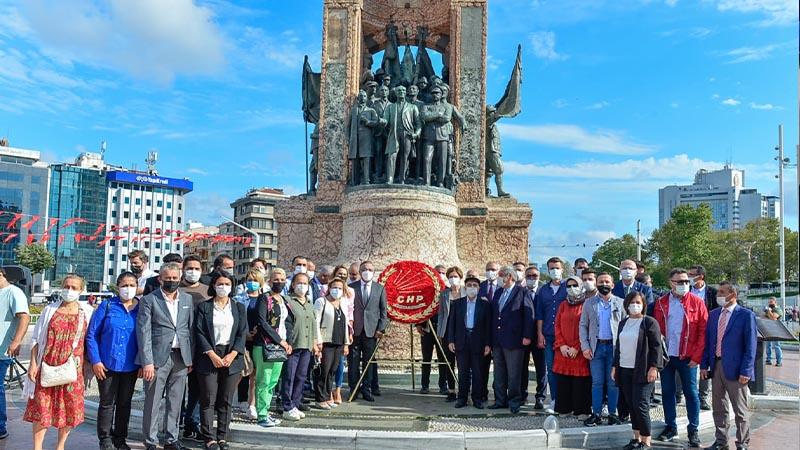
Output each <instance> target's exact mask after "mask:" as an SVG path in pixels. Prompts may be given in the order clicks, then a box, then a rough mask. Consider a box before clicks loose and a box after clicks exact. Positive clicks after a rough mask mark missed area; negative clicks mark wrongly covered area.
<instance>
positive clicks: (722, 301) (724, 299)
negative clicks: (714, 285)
mask: <svg viewBox="0 0 800 450" xmlns="http://www.w3.org/2000/svg"><path fill="white" fill-rule="evenodd" d="M717 304H718V305H719V306H725V305H727V304H728V298H727V297H717Z"/></svg>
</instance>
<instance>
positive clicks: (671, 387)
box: [661, 356, 700, 433]
mask: <svg viewBox="0 0 800 450" xmlns="http://www.w3.org/2000/svg"><path fill="white" fill-rule="evenodd" d="M689 361H690V360H689V358H686V359H678V357H677V356H670V357H669V363H667V365H666V366H665V367H664V369H663V370H662V371H661V401H662V402H663V404H664V422H666V423H667V426H670V427H672V428H673V429H675V430H677V428H678V425H677V423H676V422H675V416H676V413H675V389H676V388H675V374H676V373H677V375H678V376H680V377H681V385H682V387H683V396H684V397H685V398H686V415H687V416H688V417H687V418H688V419H689V426H687V427H686V429H687V431H689V432H690V433H691V432H693V431H697V427H698V425H699V423H700V393H699V391H698V390H697V367H696V366H695V367H694V368H690V367H689Z"/></svg>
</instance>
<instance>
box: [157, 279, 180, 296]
mask: <svg viewBox="0 0 800 450" xmlns="http://www.w3.org/2000/svg"><path fill="white" fill-rule="evenodd" d="M180 285H181V282H180V281H162V282H161V289H163V290H164V292H166V293H167V294H172V293H173V292H175V291H177V290H178V286H180Z"/></svg>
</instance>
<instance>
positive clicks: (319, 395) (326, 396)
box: [315, 342, 344, 402]
mask: <svg viewBox="0 0 800 450" xmlns="http://www.w3.org/2000/svg"><path fill="white" fill-rule="evenodd" d="M342 353H344V345H336V344H331V343H329V342H326V343H325V344H323V345H322V362H321V363H320V372H319V374H317V379H316V381H315V383H316V384H315V387H316V389H315V395H316V399H317V401H318V402H327V401H328V400H330V399H331V390H332V389H333V380H334V379H335V378H336V370H337V369H338V368H339V361H341V359H342Z"/></svg>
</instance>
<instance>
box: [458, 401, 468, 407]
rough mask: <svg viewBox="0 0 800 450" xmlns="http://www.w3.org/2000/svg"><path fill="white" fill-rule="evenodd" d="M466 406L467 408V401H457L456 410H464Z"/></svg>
mask: <svg viewBox="0 0 800 450" xmlns="http://www.w3.org/2000/svg"><path fill="white" fill-rule="evenodd" d="M465 406H467V401H466V400H458V401H456V408H463V407H465Z"/></svg>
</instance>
